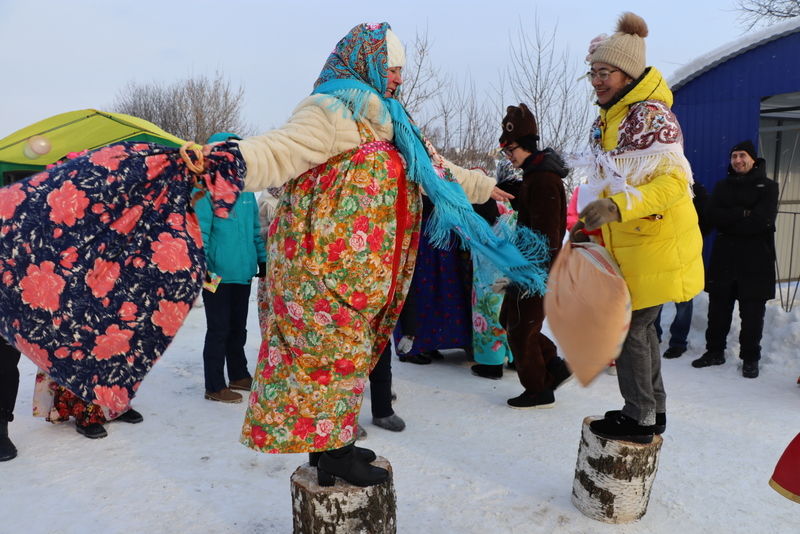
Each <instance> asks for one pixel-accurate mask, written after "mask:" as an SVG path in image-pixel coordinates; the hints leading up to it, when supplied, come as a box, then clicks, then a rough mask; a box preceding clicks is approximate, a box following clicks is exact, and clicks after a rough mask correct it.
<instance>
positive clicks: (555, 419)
mask: <svg viewBox="0 0 800 534" xmlns="http://www.w3.org/2000/svg"><path fill="white" fill-rule="evenodd" d="M251 305H252V306H253V308H252V309H251V313H250V336H249V339H248V351H249V355H250V360H251V362H250V363H251V368H252V366H254V364H255V358H256V354H257V350H258V343H259V335H258V327H257V319H256V312H255V306H254V302H251ZM706 308H707V301H706V299H705V296H704V295H701V296H700V297H698V298H697V300H696V305H695V314H694V323H693V327H692V332H691V334H690V350H689V352H688V353H687V354H685V355H684V356H682V357H681V358H679V359H677V360H665V361H664V362H663V369H664V382H665V385H666V389H667V394H668V395H669V398H668V412H667V413H668V427H667V432H666V434H664V446H663V449H662V452H661V460H660V465H659V468H658V474H657V477H656V480H655V484H654V487H653V491H652V495H651V500H650V505H649V508H648V511H647V514H646V515H645V516H644V518H642V519H641V520H640V521H638V522H636V523H631V524H628V525H607V524H604V523H599V522H596V521H593V520H591V519H588V518H586V517H584V516H583V515H582V514H581V513H580V512H579V511H578V510H577V509H576V508H575V507H574V506H573V505H572V503H571V502H570V492H571V488H572V481H573V474H574V468H575V461H576V458H577V450H578V440H579V437H580V430H581V421H582V419H583V417H584V416H587V415H599V414H602V413H603V412H604V411H605V410H608V409H614V408H619V407H620V406H621V398H620V397H619V393H618V389H617V384H616V378H615V377H612V376H608V375H605V374H604V375H602V376H600V377H599V378H598V379H597V380H596V381H595V383H594V384H592V385H591V386H590V387H588V388H582V387H580V386H579V385H578V384H577V383H576V382H575V381H573V382H571V383H569V384H567V385H565V386H564V387H563V388H561V389H560V390H559V391H558V392H557V403H556V406H555V408H553V409H551V410H532V411H524V410H523V411H519V410H512V409H509V408H508V407H507V406H506V405H505V401H506V399H508V398H509V397H512V396H516V395H517V394H519V393H520V391H521V389H520V386H519V383H518V380H517V377H516V375H515V373H513V372H506V375H505V376H504V377H503V379H502V380H501V381H491V380H485V379H481V378H477V377H474V376H472V375H470V373H469V362H467V361H466V360H465V359H464V357H463V355H462V356H458V355H452V356H448V357H447V358H446V359H445V360H444V361H440V362H434V363H433V364H432V365H427V366H418V365H413V364H408V363H400V362H399V361H397V360H395V362H394V364H393V366H394V376H395V386H394V388H395V390H396V392H397V394H398V400H397V403H396V404H395V410H396V411H397V413H398V414H399V415H401V416H402V417H403V418H404V419H405V420H406V422H407V423H408V427H407V429H406V430H405V431H404V432H402V433H392V432H388V431H385V430H383V429H380V428H377V427H375V426H372V425H371V424H370V416H369V407H368V405H367V404H368V402H369V401H368V398H369V396H368V395H367V400H366V401H365V407H364V410H363V415H362V417H361V422H362V423H363V424H364V425H365V428H366V429H367V431H368V432H369V436H368V438H367V439H366V441H364V442H363V445H364V446H368V447H371V448H374V449H375V450H376V451H377V452H378V453H379V454H381V455H384V456H386V457H387V458H389V460H390V461H391V462H392V465H393V466H394V470H395V486H396V490H397V503H398V509H397V520H398V531H399V532H401V533H414V534H418V533H436V534H438V533H442V534H449V533H492V534H501V533H539V532H548V533H549V532H556V533H570V534H571V533H601V534H602V533H611V532H614V533H623V534H627V533H648V534H673V533H681V534H691V533H701V532H702V533H704V534H709V533H714V532H725V533H748V534H754V533H770V534H777V533H796V532H798V520H797V518H798V514H800V507H798V505H797V504H794V503H792V502H790V501H789V500H787V499H785V498H783V497H781V496H780V495H778V494H777V493H776V492H774V491H773V490H772V489H771V488H770V487H769V486H768V485H767V480H768V479H769V477H770V476H771V474H772V470H773V468H774V466H775V463H776V461H777V460H778V457H779V456H780V454H781V453H782V452H783V450H784V448H785V447H786V445H787V444H788V443H789V441H790V440H791V439H792V438H793V437H794V436H795V435H796V434H797V432H799V431H800V411H798V403H800V387H799V386H797V385H796V384H795V380H796V379H797V376H798V375H800V358H798V352H799V349H800V306H796V307H795V309H794V310H793V312H792V313H785V312H784V311H783V310H781V309H780V306H779V305H778V301H772V302H770V303H769V306H768V309H767V320H766V327H765V336H764V342H763V354H764V356H763V358H762V365H761V376H760V377H759V378H757V379H755V380H748V379H744V378H742V377H741V372H740V365H739V361H738V359H737V358H736V355H737V354H738V342H735V341H734V342H733V343H730V346H729V352H728V361H727V363H725V365H723V366H721V367H714V368H706V369H694V368H692V367H691V366H690V361H691V359H693V358H694V357H696V356H698V355H699V354H700V353H701V352H702V348H703V346H704V343H703V339H704V337H703V332H704V328H705V316H706ZM673 313H674V312H673V308H672V306H671V305H667V306H666V309H665V312H664V323H665V325H666V324H668V321H669V320H670V319H671V317H672V315H673ZM204 325H205V318H204V315H203V310H202V309H201V308H199V309H193V310H192V312H191V314H190V315H189V318H188V320H187V322H186V324H185V325H184V327H183V329H182V330H181V331H180V333H179V334H178V336H177V338H176V339H175V342H174V343H173V345H172V346H171V347H170V348H169V350H168V351H167V353H166V354H165V356H164V357H163V358H162V360H161V361H160V362H159V363H158V364H157V365H156V367H155V368H154V370H153V371H152V373H151V374H150V375H149V377H148V378H147V380H146V381H145V382H144V384H143V385H142V387H141V389H140V390H139V394H138V396H137V397H136V399H135V400H134V406H135V407H136V408H137V409H138V410H139V411H141V412H142V414H143V415H144V418H145V420H144V422H143V423H141V424H139V425H130V424H126V423H110V424H108V425H107V429H108V434H109V435H108V437H107V438H105V439H100V440H88V439H86V438H85V437H83V436H81V435H79V434H78V433H76V432H75V429H74V424H73V423H62V424H59V425H51V424H49V423H46V422H44V421H43V420H41V419H34V418H33V417H31V416H30V399H31V395H32V391H33V381H34V374H35V373H34V367H33V365H32V364H31V363H30V362H29V361H28V360H25V361H24V362H22V364H21V374H22V383H21V385H20V393H19V398H18V401H17V409H16V416H17V419H16V420H15V421H14V422H13V423H11V425H10V431H11V436H12V438H13V440H14V442H15V443H16V445H17V447H18V448H19V450H20V454H19V457H18V458H17V459H15V460H13V461H11V462H5V463H0V533H3V534H6V533H23V532H24V533H31V534H38V533H64V534H66V533H79V532H81V533H83V532H103V533H105V534H112V533H125V534H129V533H136V532H149V533H156V534H157V533H207V532H215V533H247V534H249V533H262V532H263V533H288V532H291V529H292V519H291V499H290V494H289V477H290V475H291V473H292V471H293V470H294V469H295V468H296V467H297V466H298V465H299V464H300V463H302V462H304V461H305V458H304V457H303V456H302V455H283V456H271V455H265V454H259V453H256V452H253V451H251V450H249V449H247V448H245V447H243V446H242V445H240V444H239V443H238V435H239V429H240V426H241V423H242V419H243V414H244V410H245V405H244V404H238V405H225V404H218V403H213V402H210V401H206V400H204V399H203V369H202V358H201V352H202V345H203V336H204V332H205V328H204ZM735 337H738V320H737V321H736V322H735V323H734V327H733V329H732V334H731V339H733V338H735Z"/></svg>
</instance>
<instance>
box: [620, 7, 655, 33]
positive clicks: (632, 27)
mask: <svg viewBox="0 0 800 534" xmlns="http://www.w3.org/2000/svg"><path fill="white" fill-rule="evenodd" d="M617 32H619V33H630V34H636V35H638V36H639V37H642V38H644V37H647V33H648V32H647V23H646V22H645V21H644V19H643V18H642V17H640V16H639V15H637V14H636V13H631V12H630V11H626V12H625V13H623V14H622V15H621V16H620V17H619V21H617Z"/></svg>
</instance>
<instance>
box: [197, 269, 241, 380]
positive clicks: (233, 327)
mask: <svg viewBox="0 0 800 534" xmlns="http://www.w3.org/2000/svg"><path fill="white" fill-rule="evenodd" d="M203 304H204V306H205V310H206V341H205V346H204V347H203V369H204V371H205V381H206V391H219V390H221V389H225V388H226V387H228V384H227V382H225V365H226V363H227V366H228V378H229V379H230V380H241V379H242V378H247V377H249V376H250V373H249V372H248V371H247V358H246V357H245V354H244V344H245V342H246V341H247V309H248V307H249V305H250V284H220V285H219V286H218V287H217V291H216V292H214V293H211V292H210V291H207V290H205V289H204V290H203Z"/></svg>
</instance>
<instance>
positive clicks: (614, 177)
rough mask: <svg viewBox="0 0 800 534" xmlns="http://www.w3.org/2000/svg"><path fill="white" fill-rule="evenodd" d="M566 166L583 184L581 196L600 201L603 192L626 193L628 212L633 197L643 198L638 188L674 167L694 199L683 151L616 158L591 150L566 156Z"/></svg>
mask: <svg viewBox="0 0 800 534" xmlns="http://www.w3.org/2000/svg"><path fill="white" fill-rule="evenodd" d="M568 163H569V165H570V167H572V169H573V172H574V176H575V177H576V178H577V180H578V182H579V183H582V184H583V185H581V195H583V194H584V193H583V192H584V191H585V192H586V195H587V197H589V198H599V197H600V194H601V193H602V192H603V191H607V192H608V193H609V195H616V194H619V193H625V197H626V199H627V204H628V209H630V208H631V207H632V204H633V197H635V198H637V199H641V197H642V193H641V191H639V190H638V189H637V187H638V186H641V185H645V184H647V183H650V181H651V180H652V179H653V178H654V177H655V176H658V175H660V174H665V173H668V172H670V170H671V169H674V168H677V169H678V170H679V172H680V173H681V174H683V175H684V176H685V177H686V181H687V186H686V187H687V189H688V191H689V195H690V196H692V197H693V196H694V193H693V192H692V184H693V183H694V178H693V177H692V168H691V165H690V164H689V161H688V160H687V159H686V156H684V154H683V150H680V149H677V148H676V149H672V148H670V149H667V150H658V149H656V150H652V149H650V150H647V151H631V152H626V153H624V154H620V155H617V156H614V155H613V153H609V152H602V151H600V150H594V151H592V152H587V153H582V154H577V155H576V154H572V155H570V156H569V157H568Z"/></svg>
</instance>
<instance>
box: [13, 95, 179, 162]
mask: <svg viewBox="0 0 800 534" xmlns="http://www.w3.org/2000/svg"><path fill="white" fill-rule="evenodd" d="M139 134H149V135H152V136H154V137H159V138H162V139H165V140H167V141H170V142H171V143H174V144H175V145H182V144H184V143H185V141H183V140H182V139H180V138H178V137H175V136H174V135H172V134H170V133H167V132H165V131H164V130H162V129H161V128H159V127H158V126H156V125H155V124H153V123H152V122H148V121H146V120H144V119H140V118H138V117H133V116H131V115H125V114H124V113H110V112H105V111H98V110H96V109H82V110H78V111H69V112H67V113H61V114H60V115H54V116H52V117H50V118H47V119H44V120H41V121H39V122H37V123H35V124H31V125H30V126H27V127H25V128H23V129H21V130H18V131H16V132H14V133H13V134H11V135H9V136H8V137H5V138H4V139H0V161H5V162H9V163H17V164H21V165H47V164H49V163H55V162H56V161H58V160H59V159H61V158H62V157H64V156H65V155H66V154H67V153H69V152H77V151H80V150H85V149H87V148H88V149H95V148H98V147H101V146H105V145H108V144H110V143H116V142H119V141H124V140H125V139H128V138H130V137H133V136H135V135H139ZM34 135H41V136H44V137H45V138H47V140H48V141H50V146H51V148H50V151H49V152H48V153H47V154H43V155H41V156H39V157H37V158H35V159H31V158H28V157H26V156H25V153H24V150H25V143H26V141H27V140H28V139H29V138H30V137H33V136H34Z"/></svg>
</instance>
